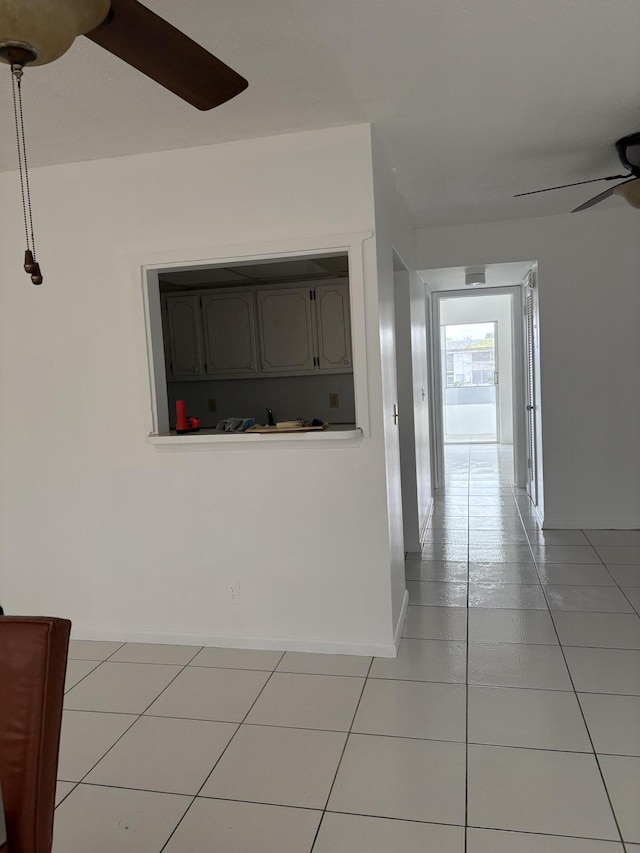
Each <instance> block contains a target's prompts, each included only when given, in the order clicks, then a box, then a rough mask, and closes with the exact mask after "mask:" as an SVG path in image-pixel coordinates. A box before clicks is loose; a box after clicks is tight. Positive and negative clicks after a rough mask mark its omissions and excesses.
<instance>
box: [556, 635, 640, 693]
mask: <svg viewBox="0 0 640 853" xmlns="http://www.w3.org/2000/svg"><path fill="white" fill-rule="evenodd" d="M565 655H566V658H567V664H568V666H569V671H570V672H571V677H572V679H573V683H574V685H575V689H576V690H577V691H578V692H579V693H621V694H625V695H630V696H638V695H640V651H629V650H627V649H582V648H575V647H571V646H568V647H566V648H565Z"/></svg>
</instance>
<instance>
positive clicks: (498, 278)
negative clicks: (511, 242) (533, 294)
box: [420, 261, 535, 293]
mask: <svg viewBox="0 0 640 853" xmlns="http://www.w3.org/2000/svg"><path fill="white" fill-rule="evenodd" d="M534 266H535V262H534V261H532V262H530V263H528V262H523V263H514V264H489V265H488V266H486V267H447V268H446V269H438V270H421V272H420V276H421V277H422V278H423V279H424V281H425V283H426V284H427V285H428V287H429V290H431V291H436V290H467V291H468V292H469V293H473V292H474V291H476V290H486V288H488V287H513V286H514V285H516V284H521V283H522V282H523V281H524V279H525V278H526V275H527V273H528V272H529V270H531V269H533V267H534ZM467 272H484V274H485V278H486V281H485V283H484V284H477V285H467V284H465V275H466V273H467Z"/></svg>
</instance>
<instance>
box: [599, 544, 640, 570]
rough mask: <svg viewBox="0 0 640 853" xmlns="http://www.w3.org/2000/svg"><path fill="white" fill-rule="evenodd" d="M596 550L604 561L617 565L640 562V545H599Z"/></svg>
mask: <svg viewBox="0 0 640 853" xmlns="http://www.w3.org/2000/svg"><path fill="white" fill-rule="evenodd" d="M596 550H597V552H598V554H599V555H600V557H601V558H602V562H603V563H613V564H614V565H616V566H624V565H637V564H638V563H640V545H598V546H597V547H596Z"/></svg>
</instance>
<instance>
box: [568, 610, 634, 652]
mask: <svg viewBox="0 0 640 853" xmlns="http://www.w3.org/2000/svg"><path fill="white" fill-rule="evenodd" d="M553 621H554V623H555V626H556V629H557V631H558V636H559V637H560V642H561V643H562V644H563V645H564V646H587V647H593V648H598V647H600V648H612V649H640V616H636V614H635V613H585V612H577V611H567V610H555V611H554V613H553Z"/></svg>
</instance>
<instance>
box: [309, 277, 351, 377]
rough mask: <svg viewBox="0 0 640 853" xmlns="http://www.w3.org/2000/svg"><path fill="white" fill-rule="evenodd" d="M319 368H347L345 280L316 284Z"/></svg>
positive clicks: (348, 331) (348, 332) (348, 338)
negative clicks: (342, 281)
mask: <svg viewBox="0 0 640 853" xmlns="http://www.w3.org/2000/svg"><path fill="white" fill-rule="evenodd" d="M315 290H316V301H315V308H316V324H317V330H318V358H319V366H320V370H338V369H351V366H352V356H351V316H350V312H349V287H348V285H346V284H318V285H316V288H315Z"/></svg>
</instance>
